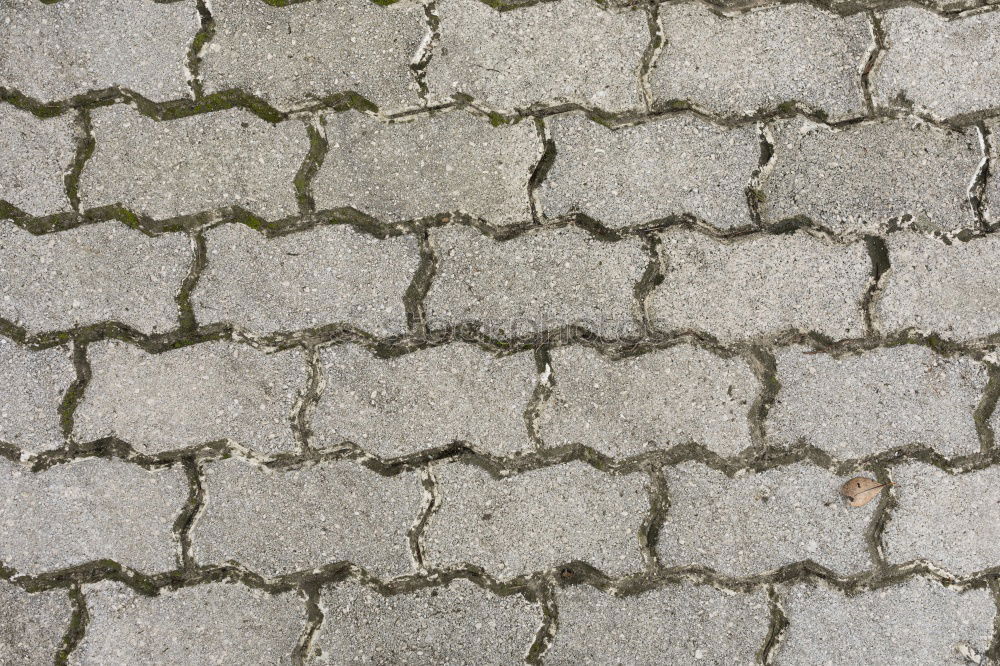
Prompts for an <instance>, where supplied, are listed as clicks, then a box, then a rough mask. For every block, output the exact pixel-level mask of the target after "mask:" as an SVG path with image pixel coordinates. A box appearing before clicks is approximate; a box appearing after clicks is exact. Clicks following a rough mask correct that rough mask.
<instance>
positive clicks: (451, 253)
mask: <svg viewBox="0 0 1000 666" xmlns="http://www.w3.org/2000/svg"><path fill="white" fill-rule="evenodd" d="M430 238H431V243H432V245H433V247H434V249H435V251H436V252H437V256H438V264H437V270H436V274H435V276H434V277H435V279H434V281H433V283H432V284H431V289H430V291H429V292H428V294H427V298H426V301H425V302H426V306H427V317H428V321H429V323H430V325H431V327H434V328H437V327H442V326H458V325H461V324H466V323H478V324H481V326H482V328H483V329H484V330H485V331H486V332H487V333H488V334H490V335H494V336H499V337H515V336H518V335H529V334H531V333H534V332H538V331H545V330H550V329H557V328H560V327H563V326H574V325H575V326H582V327H584V328H587V329H589V330H591V331H595V332H597V333H598V334H599V335H604V336H606V337H611V338H614V337H629V336H632V335H636V334H637V333H638V332H639V321H638V317H639V307H638V303H637V302H636V297H635V293H634V292H635V286H636V284H637V283H638V282H639V280H640V279H641V278H642V276H643V273H645V271H646V268H647V266H648V264H649V254H648V253H647V252H646V251H645V249H644V248H643V245H642V241H641V240H640V239H638V238H628V239H624V240H620V241H617V242H609V241H605V240H603V239H599V238H596V237H594V236H592V235H591V234H590V233H588V232H587V231H585V230H583V229H580V228H578V227H560V228H555V229H544V230H539V231H537V232H536V233H529V234H524V235H521V236H517V237H515V238H513V239H510V240H505V241H500V240H495V239H493V238H490V237H489V236H487V235H486V234H484V233H481V232H480V231H479V230H477V229H475V228H473V227H466V226H451V227H443V228H440V229H432V230H431V233H430Z"/></svg>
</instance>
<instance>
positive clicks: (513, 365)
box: [312, 343, 538, 458]
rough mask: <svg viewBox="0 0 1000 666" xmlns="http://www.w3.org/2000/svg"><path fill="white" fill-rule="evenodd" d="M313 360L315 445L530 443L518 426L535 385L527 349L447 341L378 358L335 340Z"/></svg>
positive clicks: (397, 448) (493, 448) (385, 448)
mask: <svg viewBox="0 0 1000 666" xmlns="http://www.w3.org/2000/svg"><path fill="white" fill-rule="evenodd" d="M321 365H322V368H323V379H324V383H325V385H326V386H325V389H324V391H323V395H322V396H321V397H320V399H319V403H318V404H317V406H316V413H315V417H314V419H313V422H312V432H313V443H314V444H315V445H317V446H320V447H323V448H336V447H337V446H338V445H340V444H342V443H344V442H351V443H353V444H356V445H358V446H360V447H362V448H363V449H364V450H365V451H367V452H368V453H372V454H375V455H378V456H380V457H382V458H395V457H398V456H403V455H407V454H412V453H416V452H418V451H421V450H423V449H427V448H430V447H434V446H447V445H449V444H452V443H454V442H462V443H464V444H466V445H468V446H471V447H472V448H473V449H476V450H478V451H482V452H483V453H489V454H493V455H514V454H517V453H523V452H527V451H529V450H531V449H533V448H534V444H533V443H532V442H531V438H530V437H529V434H528V428H527V426H526V424H525V412H526V411H527V410H528V408H529V403H530V401H531V399H532V396H533V394H534V390H535V387H536V386H537V384H538V374H537V371H536V368H535V359H534V357H533V356H532V354H531V353H530V352H521V353H519V354H513V355H511V356H499V357H498V356H497V355H496V354H493V353H491V352H487V351H484V350H482V349H479V348H477V347H475V346H474V345H470V344H465V343H455V344H451V345H447V346H444V347H435V348H432V349H423V350H418V351H414V352H411V353H409V354H404V355H403V356H399V357H397V358H388V359H382V358H377V357H376V356H375V355H374V354H373V353H372V352H370V351H368V350H366V349H364V348H363V347H358V346H355V345H341V346H337V347H328V348H326V349H324V350H323V352H322V356H321Z"/></svg>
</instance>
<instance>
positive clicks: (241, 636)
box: [69, 581, 306, 666]
mask: <svg viewBox="0 0 1000 666" xmlns="http://www.w3.org/2000/svg"><path fill="white" fill-rule="evenodd" d="M83 591H84V595H85V598H86V600H87V611H88V613H89V615H90V621H89V622H88V624H87V630H86V633H85V634H84V637H83V640H82V641H81V643H80V645H79V646H78V647H77V648H76V650H74V651H73V653H72V655H71V656H70V660H69V663H71V664H140V663H141V664H154V663H156V664H178V665H181V664H190V665H191V666H197V665H199V664H219V665H220V666H221V665H223V664H231V665H233V666H237V665H240V664H246V663H248V660H250V661H253V662H254V663H259V664H291V663H292V653H293V652H294V651H295V648H296V645H297V644H298V641H299V637H300V635H301V634H302V631H303V629H304V628H305V625H306V608H305V600H304V599H303V598H302V597H301V596H300V595H299V594H298V593H296V592H281V593H279V594H269V593H267V592H265V591H263V590H255V589H251V588H249V587H246V586H244V585H242V584H240V583H228V582H220V583H205V584H202V585H197V586H194V587H182V588H180V589H165V590H162V591H160V593H159V594H158V595H157V596H155V597H154V596H147V595H145V594H140V593H138V592H136V591H135V590H133V589H131V588H129V587H126V586H125V585H122V584H121V583H116V582H112V581H103V582H100V583H96V584H93V585H86V586H84V588H83ZM251 655H252V656H251Z"/></svg>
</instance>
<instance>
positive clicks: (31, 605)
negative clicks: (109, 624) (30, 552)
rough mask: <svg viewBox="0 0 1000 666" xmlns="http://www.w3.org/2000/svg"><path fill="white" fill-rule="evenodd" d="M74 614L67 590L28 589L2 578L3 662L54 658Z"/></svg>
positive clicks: (0, 639)
mask: <svg viewBox="0 0 1000 666" xmlns="http://www.w3.org/2000/svg"><path fill="white" fill-rule="evenodd" d="M72 614H73V606H72V604H71V603H70V600H69V595H68V594H67V593H66V591H65V590H52V591H49V592H33V593H28V592H25V591H24V590H23V589H21V588H19V587H17V586H15V585H11V584H10V583H8V582H7V581H3V580H0V662H3V663H4V664H45V663H52V662H54V661H55V657H56V653H57V652H58V651H59V647H60V646H61V645H62V639H63V636H65V635H66V630H67V629H69V625H70V618H71V616H72Z"/></svg>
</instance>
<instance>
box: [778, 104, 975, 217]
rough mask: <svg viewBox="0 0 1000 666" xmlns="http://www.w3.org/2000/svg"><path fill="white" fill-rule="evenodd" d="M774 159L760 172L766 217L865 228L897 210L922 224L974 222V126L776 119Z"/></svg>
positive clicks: (893, 215)
mask: <svg viewBox="0 0 1000 666" xmlns="http://www.w3.org/2000/svg"><path fill="white" fill-rule="evenodd" d="M772 132H773V141H774V160H773V162H772V164H771V165H770V166H769V168H767V169H765V170H764V172H763V174H762V175H761V190H762V192H763V195H764V198H763V201H762V203H761V214H762V215H763V217H764V220H765V221H766V222H779V221H781V220H786V219H791V218H796V217H805V218H808V219H810V220H813V221H815V222H818V223H820V224H824V225H826V226H829V227H831V228H834V229H841V230H845V231H852V230H871V229H873V228H877V227H878V226H879V225H884V224H886V223H888V222H890V221H893V220H899V219H901V218H903V217H904V216H905V217H907V218H908V219H912V222H913V224H914V225H916V226H917V227H918V228H921V229H927V230H945V231H954V230H958V229H962V228H974V227H975V226H976V217H975V212H974V210H973V206H972V203H971V201H970V199H969V188H970V185H971V183H972V181H973V180H974V179H975V178H976V174H977V172H978V171H979V167H980V162H982V159H983V156H982V150H981V149H980V145H979V138H978V136H977V135H976V132H975V130H972V129H969V130H965V131H962V132H958V131H953V130H942V129H939V128H936V127H932V126H929V125H925V124H923V123H920V122H916V121H914V120H912V119H907V120H887V121H881V122H870V123H862V124H860V125H852V126H850V127H847V128H844V129H831V128H829V127H828V126H826V125H819V124H815V123H812V122H810V121H807V120H790V121H783V122H780V123H776V124H775V125H774V127H773V129H772Z"/></svg>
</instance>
